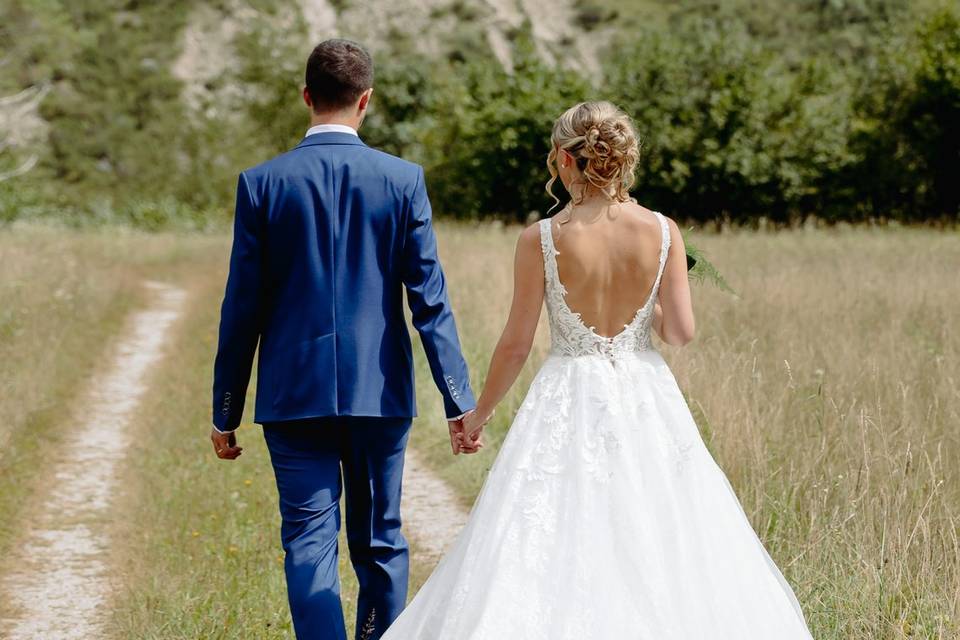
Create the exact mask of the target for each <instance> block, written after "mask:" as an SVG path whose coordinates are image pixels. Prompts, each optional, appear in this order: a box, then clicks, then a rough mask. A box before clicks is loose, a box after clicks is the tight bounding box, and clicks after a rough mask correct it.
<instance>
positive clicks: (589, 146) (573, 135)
mask: <svg viewBox="0 0 960 640" xmlns="http://www.w3.org/2000/svg"><path fill="white" fill-rule="evenodd" d="M550 140H551V142H552V144H551V146H550V155H549V156H547V170H548V171H549V172H550V180H549V181H548V182H547V193H549V194H550V197H552V198H553V199H554V200H555V201H556V204H554V205H553V207H556V206H557V205H558V204H560V199H559V198H558V197H557V196H556V195H554V193H553V184H554V182H556V180H557V177H558V175H559V174H558V172H557V166H556V165H557V156H558V155H559V154H558V153H557V149H558V148H559V149H563V150H565V151H567V152H568V153H570V154H571V155H572V156H573V157H574V158H575V160H576V162H577V168H578V169H580V171H581V172H582V173H583V181H584V182H585V186H586V185H592V186H593V187H596V188H597V189H598V190H600V191H601V192H603V193H606V194H607V195H608V196H609V197H610V198H611V199H612V200H614V201H616V202H626V201H628V200H630V201H632V200H633V198H631V197H630V188H631V187H632V186H633V183H634V180H635V179H636V177H635V175H634V171H636V168H637V162H638V161H639V159H640V148H639V145H638V144H637V134H636V131H634V128H633V122H632V121H631V120H630V116H628V115H627V114H626V113H624V112H623V111H621V110H620V109H618V108H617V107H616V106H615V105H613V104H611V103H610V102H607V101H605V100H601V101H596V102H581V103H580V104H577V105H574V106H572V107H570V108H569V109H567V110H566V111H565V112H564V113H563V115H561V116H560V117H559V118H557V121H556V122H555V123H554V124H553V134H552V135H551V137H550ZM585 191H586V189H581V190H580V191H579V198H578V199H577V200H576V201H574V202H573V204H579V203H580V201H582V200H583V195H584V192H585ZM553 207H551V208H550V209H551V210H552V209H553ZM548 213H549V212H548Z"/></svg>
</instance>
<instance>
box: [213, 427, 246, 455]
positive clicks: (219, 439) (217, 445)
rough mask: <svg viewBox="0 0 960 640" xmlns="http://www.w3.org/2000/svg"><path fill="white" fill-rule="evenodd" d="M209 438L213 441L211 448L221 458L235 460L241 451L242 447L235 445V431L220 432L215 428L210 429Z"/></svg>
mask: <svg viewBox="0 0 960 640" xmlns="http://www.w3.org/2000/svg"><path fill="white" fill-rule="evenodd" d="M210 440H212V441H213V450H214V451H215V452H216V454H217V457H218V458H220V459H221V460H236V459H237V458H238V457H240V453H241V452H242V451H243V447H238V446H237V434H236V433H235V432H232V431H231V432H230V433H220V432H219V431H217V430H216V429H211V430H210Z"/></svg>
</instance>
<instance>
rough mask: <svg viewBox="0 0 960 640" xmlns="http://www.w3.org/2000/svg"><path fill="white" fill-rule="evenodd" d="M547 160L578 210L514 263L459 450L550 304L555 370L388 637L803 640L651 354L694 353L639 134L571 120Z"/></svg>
mask: <svg viewBox="0 0 960 640" xmlns="http://www.w3.org/2000/svg"><path fill="white" fill-rule="evenodd" d="M552 142H553V151H552V152H551V154H550V158H549V160H548V167H549V168H550V172H551V175H552V179H551V181H550V184H552V183H553V181H554V179H555V178H556V177H558V176H559V177H560V179H561V180H562V181H563V183H564V186H566V187H567V190H568V191H569V192H570V194H571V197H572V200H571V202H570V203H569V204H568V205H567V207H566V208H565V209H564V210H563V211H562V212H561V213H559V214H557V215H556V216H555V217H554V218H552V219H547V220H541V221H540V222H539V223H538V224H536V225H533V226H531V227H530V228H528V229H526V230H525V231H524V232H523V234H522V235H521V238H520V240H519V242H518V244H517V255H516V265H515V269H516V274H515V285H514V298H513V306H512V308H511V311H510V316H509V319H508V321H507V325H506V327H505V328H504V332H503V336H502V337H501V339H500V341H499V343H498V345H497V349H496V351H495V352H494V355H493V358H492V360H491V364H490V371H489V374H488V376H487V382H486V386H485V388H484V391H483V394H482V395H481V397H480V399H479V401H478V406H477V409H476V411H475V412H474V413H472V414H470V415H469V416H468V417H467V418H466V419H465V421H464V434H463V436H462V437H461V438H460V439H459V440H457V442H459V446H460V447H461V448H462V450H463V451H465V452H471V451H474V450H476V448H477V446H478V443H479V442H480V439H479V438H480V431H481V429H482V426H483V425H484V424H485V423H486V421H487V420H488V419H489V417H490V415H491V414H492V412H493V409H494V407H495V406H496V405H497V403H498V402H499V401H500V400H501V399H502V397H503V396H504V394H505V393H506V392H507V390H508V389H509V388H510V386H511V385H512V384H513V382H514V381H515V379H516V377H517V375H518V373H519V371H520V369H521V367H522V366H523V363H524V362H525V360H526V358H527V354H528V353H529V350H530V346H531V344H532V341H533V336H534V332H535V330H536V325H537V319H538V318H539V315H540V309H541V306H542V304H543V302H544V300H545V301H546V306H547V313H548V315H549V320H550V334H551V350H550V353H549V355H548V357H547V358H546V360H545V361H544V363H543V365H542V367H541V368H540V370H539V371H538V373H537V375H536V377H535V379H534V380H533V382H532V383H531V385H530V389H529V391H528V392H527V395H526V398H525V399H524V401H523V403H522V405H521V406H520V408H519V410H518V411H517V414H516V417H515V418H514V421H513V425H512V426H511V428H510V431H509V433H508V435H507V437H506V438H505V440H504V441H503V444H502V446H501V448H500V452H499V454H498V456H497V458H496V460H495V462H494V464H493V466H492V468H491V470H490V473H489V476H488V477H487V479H486V482H485V483H484V486H483V488H482V490H481V492H480V494H479V496H478V497H477V500H476V503H475V504H474V507H473V510H472V511H471V514H470V518H469V521H468V523H467V525H466V526H465V527H464V529H463V530H462V532H461V533H460V535H459V537H458V538H457V540H456V541H455V543H454V544H453V546H452V548H451V549H450V550H449V552H448V553H447V555H446V556H445V557H444V558H443V559H442V560H441V561H440V563H439V564H438V566H437V567H436V569H435V570H434V572H433V574H432V575H431V576H430V578H429V579H428V580H427V582H426V583H425V584H424V585H423V588H422V589H421V590H420V592H419V593H418V594H417V595H416V597H414V599H413V600H412V601H411V603H410V604H409V606H408V607H407V609H406V610H405V611H404V612H403V613H402V614H401V615H400V617H399V618H398V619H397V620H396V622H395V623H394V624H393V626H391V627H390V629H389V630H388V631H387V633H386V635H384V636H383V638H385V639H386V640H428V639H429V640H536V639H543V640H547V639H549V640H613V639H621V638H629V639H635V640H801V639H809V638H811V635H810V632H809V631H808V629H807V625H806V623H805V620H804V616H803V612H802V611H801V609H800V605H799V603H798V601H797V599H796V597H795V595H794V593H793V591H792V589H791V587H790V585H789V584H788V583H787V581H786V580H785V579H784V577H783V575H782V573H781V572H780V570H779V569H778V568H777V566H776V564H774V562H773V560H772V559H771V558H770V556H769V554H768V553H767V551H766V549H765V548H764V547H763V545H762V543H761V542H760V540H759V538H758V537H757V534H756V533H755V532H754V530H753V528H752V527H751V525H750V522H749V521H748V520H747V517H746V515H745V513H744V511H743V508H742V507H741V505H740V502H739V500H738V499H737V497H736V495H735V494H734V492H733V489H732V488H731V486H730V483H729V482H728V480H727V478H726V476H725V475H724V473H723V471H722V470H721V469H720V468H719V467H718V466H717V464H716V462H715V461H714V459H713V458H712V457H711V455H710V453H709V451H708V449H707V448H706V446H705V445H704V442H703V440H702V439H701V437H700V434H699V432H698V430H697V426H696V424H695V423H694V420H693V418H692V416H691V414H690V411H689V409H688V407H687V404H686V402H685V400H684V398H683V395H682V394H681V392H680V389H679V388H678V387H677V382H676V380H675V379H674V376H673V374H672V373H671V371H670V369H669V368H668V366H667V364H666V362H665V361H664V359H663V358H662V357H661V355H660V353H659V352H658V351H657V350H656V349H655V348H654V346H653V344H652V343H651V331H656V332H657V333H658V334H659V335H660V337H661V338H662V339H663V340H664V341H666V342H668V343H671V344H684V343H686V342H688V341H689V340H690V339H692V337H693V325H694V323H693V311H692V307H691V302H690V292H689V285H688V282H687V269H686V256H685V251H684V247H683V239H682V237H681V235H680V232H679V230H678V228H677V226H676V224H675V223H674V222H673V221H671V220H669V219H667V218H666V217H664V216H663V215H662V214H660V213H658V212H653V211H650V210H648V209H645V208H643V207H641V206H639V205H638V204H636V202H635V201H633V200H632V199H631V198H629V196H628V195H627V192H628V189H629V188H630V186H631V185H632V182H633V172H634V169H635V166H636V163H637V159H638V150H637V143H636V138H635V134H634V131H633V128H632V125H631V123H630V120H629V119H628V118H627V116H626V115H624V114H623V113H622V112H620V111H619V110H618V109H617V108H616V107H614V106H613V105H611V104H610V103H606V102H591V103H583V104H579V105H576V106H575V107H573V108H571V109H570V110H568V111H567V112H566V113H564V114H563V115H562V116H561V117H560V118H559V119H558V120H557V122H556V124H555V126H554V131H553V138H552ZM550 184H548V190H549V188H550ZM574 309H579V312H577V311H574Z"/></svg>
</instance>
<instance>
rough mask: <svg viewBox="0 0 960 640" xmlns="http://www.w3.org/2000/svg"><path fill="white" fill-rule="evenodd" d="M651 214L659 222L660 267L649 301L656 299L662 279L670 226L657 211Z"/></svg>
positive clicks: (668, 249) (664, 217)
mask: <svg viewBox="0 0 960 640" xmlns="http://www.w3.org/2000/svg"><path fill="white" fill-rule="evenodd" d="M653 213H654V214H655V215H656V216H657V220H659V221H660V265H659V266H658V267H657V279H656V280H655V281H654V283H653V292H652V295H651V296H650V299H651V300H653V299H654V298H656V297H657V292H658V291H659V289H660V279H661V278H662V277H663V269H664V267H665V266H666V264H667V253H668V252H669V251H670V226H669V225H668V224H667V218H666V216H664V215H663V214H662V213H660V212H659V211H654V212H653Z"/></svg>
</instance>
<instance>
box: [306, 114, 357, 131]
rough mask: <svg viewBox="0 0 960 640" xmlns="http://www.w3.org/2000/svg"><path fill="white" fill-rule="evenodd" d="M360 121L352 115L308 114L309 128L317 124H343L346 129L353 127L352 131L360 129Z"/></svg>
mask: <svg viewBox="0 0 960 640" xmlns="http://www.w3.org/2000/svg"><path fill="white" fill-rule="evenodd" d="M360 122H361V119H360V118H359V117H357V116H354V115H348V114H345V113H316V112H313V113H311V114H310V126H311V127H314V126H316V125H318V124H344V125H346V126H348V127H353V128H354V129H359V128H360Z"/></svg>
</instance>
